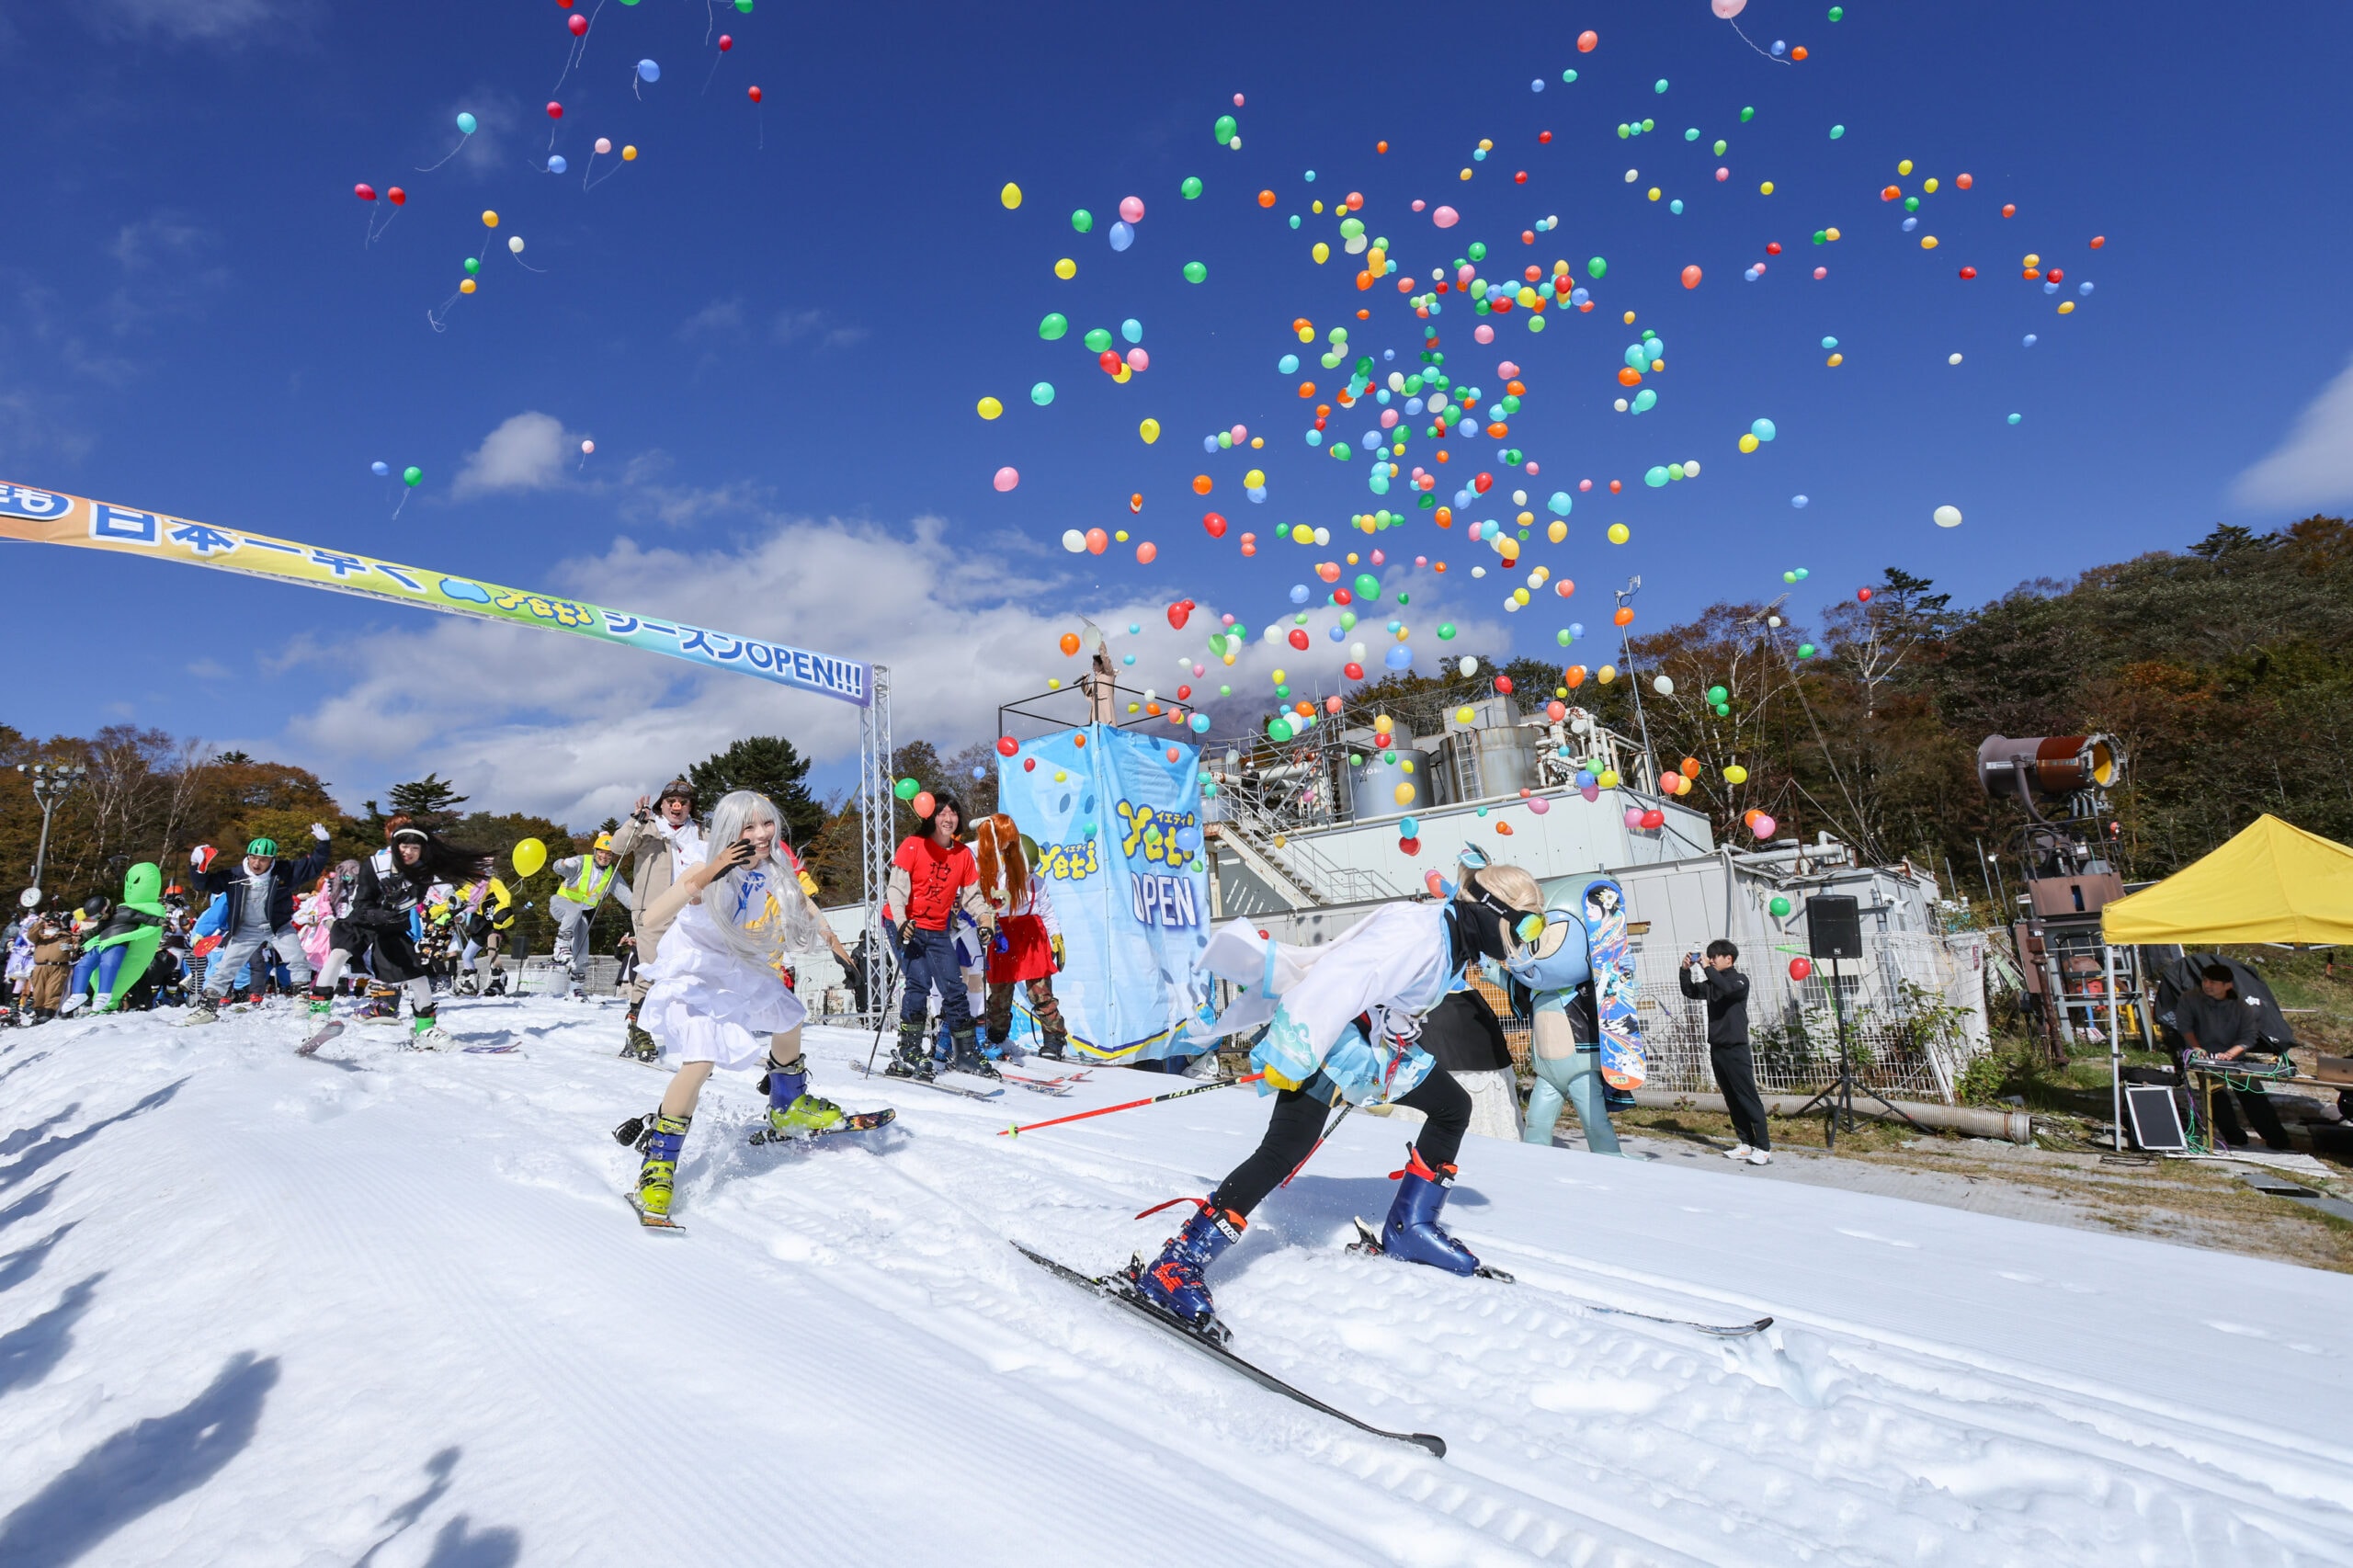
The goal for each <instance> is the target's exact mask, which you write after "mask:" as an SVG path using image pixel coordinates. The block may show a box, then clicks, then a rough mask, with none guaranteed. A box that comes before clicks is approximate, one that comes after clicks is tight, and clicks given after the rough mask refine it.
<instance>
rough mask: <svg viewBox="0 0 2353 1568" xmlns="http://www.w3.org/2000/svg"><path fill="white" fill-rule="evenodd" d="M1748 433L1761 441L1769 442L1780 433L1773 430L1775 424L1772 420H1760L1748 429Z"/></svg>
mask: <svg viewBox="0 0 2353 1568" xmlns="http://www.w3.org/2000/svg"><path fill="white" fill-rule="evenodd" d="M1748 433H1749V434H1750V435H1752V436H1754V437H1756V438H1757V439H1758V440H1760V441H1769V440H1771V439H1772V438H1773V437H1775V436H1777V435H1779V433H1780V432H1779V431H1777V430H1775V429H1774V428H1773V422H1772V421H1771V420H1769V419H1760V420H1758V421H1757V422H1756V424H1754V425H1751V426H1749V427H1748Z"/></svg>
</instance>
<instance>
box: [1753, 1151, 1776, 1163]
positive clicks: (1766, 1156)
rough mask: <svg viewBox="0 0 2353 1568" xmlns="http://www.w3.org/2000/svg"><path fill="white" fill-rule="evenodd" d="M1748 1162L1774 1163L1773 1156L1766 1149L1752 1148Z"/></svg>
mask: <svg viewBox="0 0 2353 1568" xmlns="http://www.w3.org/2000/svg"><path fill="white" fill-rule="evenodd" d="M1748 1163H1749V1164H1750V1165H1771V1164H1772V1163H1773V1156H1772V1155H1771V1153H1768V1152H1767V1151H1766V1150H1763V1149H1751V1150H1750V1151H1748Z"/></svg>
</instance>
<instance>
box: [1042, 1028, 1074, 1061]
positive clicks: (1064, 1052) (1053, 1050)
mask: <svg viewBox="0 0 2353 1568" xmlns="http://www.w3.org/2000/svg"><path fill="white" fill-rule="evenodd" d="M1069 1048H1070V1041H1069V1040H1068V1039H1067V1038H1066V1037H1064V1036H1062V1035H1058V1034H1050V1035H1048V1036H1047V1037H1046V1043H1045V1044H1043V1045H1041V1046H1040V1047H1039V1048H1038V1054H1039V1055H1040V1056H1042V1057H1044V1058H1045V1059H1046V1060H1047V1061H1049V1062H1067V1061H1069V1060H1070V1054H1069Z"/></svg>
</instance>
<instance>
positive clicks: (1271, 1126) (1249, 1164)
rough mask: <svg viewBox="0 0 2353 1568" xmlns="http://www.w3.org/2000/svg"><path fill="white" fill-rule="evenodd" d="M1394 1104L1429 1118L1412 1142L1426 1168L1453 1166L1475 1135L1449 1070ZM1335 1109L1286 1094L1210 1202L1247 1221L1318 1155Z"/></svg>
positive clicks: (1464, 1095)
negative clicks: (1251, 1149) (1465, 1140)
mask: <svg viewBox="0 0 2353 1568" xmlns="http://www.w3.org/2000/svg"><path fill="white" fill-rule="evenodd" d="M1396 1103H1397V1104H1399V1105H1402V1106H1411V1107H1413V1108H1414V1109H1415V1110H1417V1111H1420V1112H1421V1113H1422V1114H1423V1115H1424V1116H1426V1117H1427V1118H1428V1121H1427V1122H1426V1123H1425V1124H1424V1125H1423V1127H1422V1135H1421V1136H1420V1137H1419V1138H1416V1139H1415V1141H1414V1147H1415V1149H1417V1150H1418V1151H1420V1153H1421V1156H1422V1164H1424V1165H1427V1166H1429V1167H1430V1168H1431V1169H1432V1170H1438V1169H1441V1168H1443V1167H1445V1166H1447V1165H1452V1164H1454V1156H1455V1155H1456V1154H1458V1153H1461V1150H1462V1135H1463V1134H1464V1133H1466V1132H1468V1131H1471V1093H1470V1091H1469V1090H1467V1089H1465V1088H1464V1087H1463V1086H1462V1085H1460V1084H1458V1083H1456V1082H1455V1081H1454V1077H1453V1074H1449V1072H1447V1070H1446V1069H1445V1068H1443V1067H1432V1068H1431V1069H1430V1075H1429V1076H1428V1077H1427V1078H1425V1079H1423V1080H1422V1081H1421V1082H1420V1083H1419V1084H1417V1085H1415V1086H1414V1089H1413V1092H1412V1093H1410V1094H1404V1095H1400V1096H1397V1100H1396ZM1331 1109H1332V1108H1331V1107H1330V1106H1328V1105H1326V1104H1324V1102H1323V1101H1322V1100H1319V1099H1317V1098H1316V1097H1315V1096H1313V1095H1311V1094H1309V1093H1308V1092H1307V1091H1306V1090H1305V1089H1285V1090H1284V1091H1282V1093H1280V1094H1279V1095H1277V1096H1275V1109H1274V1114H1273V1115H1272V1116H1270V1117H1268V1118H1267V1135H1266V1137H1264V1138H1262V1139H1260V1140H1259V1141H1258V1147H1257V1149H1256V1151H1255V1152H1254V1153H1252V1154H1251V1156H1250V1157H1249V1158H1248V1159H1246V1160H1245V1161H1243V1162H1242V1163H1241V1164H1240V1165H1236V1166H1234V1167H1233V1175H1231V1176H1227V1177H1226V1178H1225V1179H1224V1180H1223V1181H1222V1182H1220V1183H1218V1188H1217V1191H1216V1192H1215V1193H1214V1194H1212V1195H1211V1199H1210V1201H1211V1202H1212V1203H1214V1204H1216V1205H1217V1206H1218V1207H1219V1208H1221V1209H1231V1210H1233V1211H1234V1212H1235V1213H1237V1214H1240V1215H1243V1216H1245V1218H1246V1217H1247V1216H1248V1215H1249V1213H1250V1211H1251V1210H1254V1209H1256V1208H1257V1207H1258V1205H1259V1204H1260V1203H1262V1202H1264V1201H1266V1197H1267V1194H1268V1193H1270V1192H1272V1191H1274V1190H1275V1188H1277V1187H1280V1186H1281V1185H1282V1184H1283V1181H1284V1178H1286V1177H1288V1176H1290V1173H1291V1172H1293V1171H1295V1170H1297V1169H1298V1168H1299V1163H1300V1162H1301V1161H1302V1160H1303V1159H1305V1158H1307V1156H1308V1155H1309V1154H1310V1153H1313V1152H1314V1149H1315V1141H1316V1139H1318V1138H1320V1137H1322V1136H1323V1135H1324V1121H1325V1119H1327V1118H1328V1116H1329V1115H1330V1113H1331Z"/></svg>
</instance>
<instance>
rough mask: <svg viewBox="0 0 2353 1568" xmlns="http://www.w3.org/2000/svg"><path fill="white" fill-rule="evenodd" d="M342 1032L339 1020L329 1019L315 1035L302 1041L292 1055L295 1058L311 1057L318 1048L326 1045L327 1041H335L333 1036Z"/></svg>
mask: <svg viewBox="0 0 2353 1568" xmlns="http://www.w3.org/2000/svg"><path fill="white" fill-rule="evenodd" d="M342 1032H343V1024H342V1022H341V1020H339V1019H329V1020H328V1021H327V1022H326V1023H325V1024H324V1025H323V1026H322V1027H321V1028H319V1030H318V1032H317V1033H315V1034H313V1035H312V1036H311V1038H310V1039H308V1040H304V1041H303V1042H302V1043H301V1044H300V1045H298V1046H296V1047H295V1048H294V1054H295V1055H297V1056H310V1055H313V1054H314V1053H315V1052H316V1051H318V1049H319V1047H321V1046H323V1045H324V1044H326V1042H327V1041H329V1040H333V1039H335V1036H337V1035H339V1034H341V1033H342Z"/></svg>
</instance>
